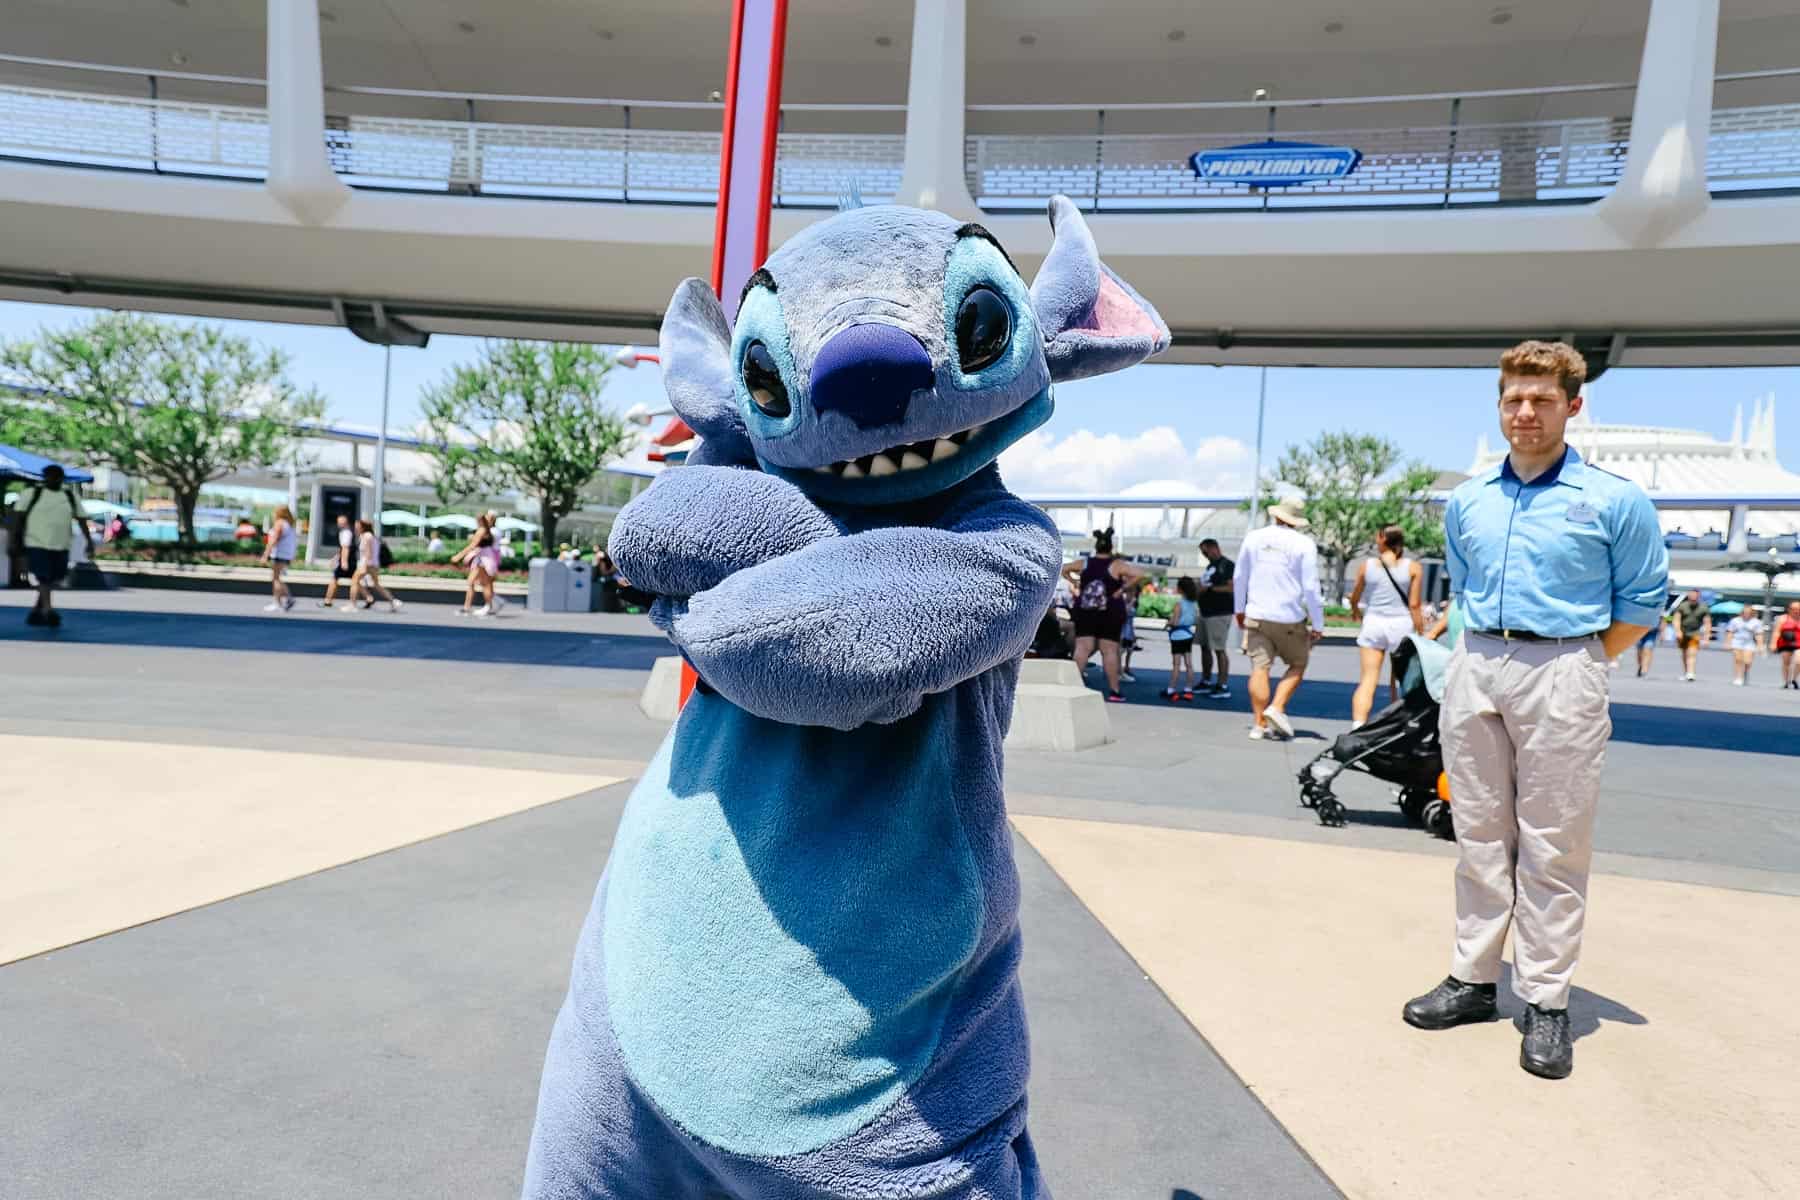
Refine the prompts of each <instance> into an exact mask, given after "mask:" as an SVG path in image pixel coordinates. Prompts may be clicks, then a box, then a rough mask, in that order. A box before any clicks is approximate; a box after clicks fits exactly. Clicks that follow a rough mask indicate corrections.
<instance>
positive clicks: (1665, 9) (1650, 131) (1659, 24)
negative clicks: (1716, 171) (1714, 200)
mask: <svg viewBox="0 0 1800 1200" xmlns="http://www.w3.org/2000/svg"><path fill="white" fill-rule="evenodd" d="M1718 43H1719V0H1651V5H1650V24H1649V28H1648V29H1646V30H1645V33H1644V58H1643V62H1642V65H1641V66H1640V67H1639V68H1638V81H1637V98H1636V99H1635V100H1634V101H1633V103H1632V107H1631V145H1630V149H1629V150H1628V151H1627V154H1626V159H1625V171H1624V173H1623V174H1622V175H1621V176H1620V178H1619V182H1618V184H1617V185H1616V186H1615V187H1614V188H1613V190H1612V192H1611V194H1609V195H1608V196H1607V197H1606V198H1605V199H1604V200H1602V201H1601V202H1600V205H1599V209H1598V211H1599V213H1600V216H1601V218H1602V219H1604V220H1605V221H1606V223H1607V224H1609V225H1611V226H1612V227H1613V229H1615V230H1616V231H1617V232H1618V233H1619V235H1620V236H1621V237H1623V238H1625V239H1626V240H1627V241H1628V242H1630V243H1632V244H1633V245H1636V246H1653V245H1656V244H1657V243H1659V242H1662V241H1664V240H1666V239H1667V238H1668V237H1669V235H1670V234H1672V233H1674V232H1675V231H1676V230H1678V229H1680V228H1681V227H1682V226H1684V225H1686V224H1687V223H1688V222H1690V221H1692V220H1693V219H1694V218H1695V217H1697V216H1699V215H1700V214H1701V213H1702V212H1705V211H1706V207H1707V205H1708V204H1709V203H1710V202H1711V197H1710V195H1709V193H1708V190H1707V182H1706V141H1707V137H1708V135H1709V133H1710V132H1711V129H1712V109H1713V72H1714V70H1715V62H1716V60H1717V57H1718V54H1717V51H1718Z"/></svg>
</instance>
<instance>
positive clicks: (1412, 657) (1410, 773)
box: [1299, 637, 1451, 838]
mask: <svg viewBox="0 0 1800 1200" xmlns="http://www.w3.org/2000/svg"><path fill="white" fill-rule="evenodd" d="M1449 661H1450V651H1449V650H1448V649H1446V648H1445V647H1443V646H1440V645H1438V644H1437V643H1436V642H1432V641H1427V640H1426V639H1424V638H1422V637H1409V638H1407V639H1406V640H1405V641H1404V642H1402V643H1401V644H1400V645H1399V646H1398V647H1397V648H1396V649H1395V650H1394V663H1395V666H1396V667H1398V669H1399V671H1400V698H1399V699H1398V700H1396V701H1394V703H1392V704H1390V705H1388V706H1387V707H1386V708H1384V709H1382V710H1381V711H1380V712H1378V713H1376V714H1375V715H1374V716H1373V717H1370V718H1369V720H1368V721H1367V722H1366V723H1364V724H1362V725H1359V726H1358V727H1357V728H1355V729H1352V730H1351V731H1350V732H1349V733H1346V734H1342V735H1340V736H1339V737H1338V739H1337V740H1336V741H1335V742H1333V743H1332V744H1331V748H1330V749H1329V750H1327V751H1325V753H1323V754H1321V755H1319V757H1317V758H1315V759H1313V760H1312V761H1311V762H1310V763H1307V764H1306V766H1305V767H1304V768H1302V769H1301V771H1300V776H1299V779H1300V803H1301V804H1303V805H1305V806H1306V807H1307V808H1310V809H1312V810H1313V811H1315V812H1317V813H1318V814H1319V823H1320V824H1322V825H1342V824H1343V823H1344V805H1343V802H1342V801H1340V800H1339V799H1338V798H1337V797H1336V796H1333V795H1332V794H1331V784H1332V781H1333V780H1335V779H1336V778H1337V777H1338V776H1339V775H1340V774H1342V773H1343V772H1345V771H1349V770H1355V771H1362V772H1364V773H1365V774H1369V775H1373V776H1374V777H1375V778H1377V779H1382V780H1386V781H1387V782H1388V783H1392V784H1396V785H1398V788H1399V791H1398V792H1397V793H1396V794H1395V797H1394V800H1395V803H1397V804H1398V805H1399V806H1400V811H1401V812H1403V813H1405V814H1406V818H1407V820H1409V821H1412V822H1414V823H1415V824H1418V825H1422V826H1424V827H1425V828H1426V829H1428V830H1430V831H1431V832H1432V833H1434V834H1436V835H1437V836H1438V837H1444V838H1447V837H1450V836H1451V827H1450V799H1449V794H1448V791H1447V789H1446V788H1445V786H1444V756H1443V752H1442V751H1441V749H1440V748H1439V746H1438V703H1439V701H1440V700H1441V699H1442V698H1443V678H1444V668H1445V667H1446V666H1447V665H1448V663H1449Z"/></svg>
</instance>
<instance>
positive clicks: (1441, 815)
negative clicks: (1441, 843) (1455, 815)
mask: <svg viewBox="0 0 1800 1200" xmlns="http://www.w3.org/2000/svg"><path fill="white" fill-rule="evenodd" d="M1432 803H1433V804H1435V805H1436V806H1437V807H1436V808H1435V809H1434V810H1433V811H1432V814H1431V820H1430V821H1428V822H1426V825H1425V828H1427V829H1429V830H1431V832H1432V833H1433V834H1435V835H1437V836H1438V837H1441V838H1443V839H1444V840H1445V841H1449V840H1450V839H1452V838H1454V837H1455V836H1456V825H1455V823H1454V822H1453V821H1452V820H1451V819H1450V806H1449V805H1448V804H1445V803H1444V802H1443V801H1442V800H1433V801H1432Z"/></svg>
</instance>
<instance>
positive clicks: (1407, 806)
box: [1399, 788, 1431, 825]
mask: <svg viewBox="0 0 1800 1200" xmlns="http://www.w3.org/2000/svg"><path fill="white" fill-rule="evenodd" d="M1430 799H1431V795H1430V793H1428V792H1422V791H1420V790H1419V789H1418V788H1407V789H1405V790H1404V791H1402V792H1401V793H1400V799H1399V805H1400V811H1401V813H1402V814H1404V815H1405V817H1406V819H1407V820H1408V821H1411V822H1412V823H1413V824H1414V825H1417V824H1420V823H1421V822H1422V821H1423V820H1424V817H1425V803H1426V801H1428V800H1430Z"/></svg>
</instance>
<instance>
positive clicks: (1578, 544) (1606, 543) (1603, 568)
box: [1544, 517, 1612, 587]
mask: <svg viewBox="0 0 1800 1200" xmlns="http://www.w3.org/2000/svg"><path fill="white" fill-rule="evenodd" d="M1560 525H1561V528H1559V529H1557V530H1555V532H1554V533H1553V535H1552V536H1551V538H1550V539H1549V541H1550V544H1549V545H1548V546H1545V547H1544V566H1545V568H1546V570H1545V574H1546V575H1547V576H1548V577H1549V579H1550V580H1552V581H1554V582H1557V583H1561V584H1575V585H1578V586H1590V587H1610V586H1611V584H1612V539H1611V538H1610V537H1609V536H1608V535H1607V532H1606V526H1605V525H1603V524H1602V523H1601V522H1600V520H1599V518H1598V517H1595V518H1594V519H1593V520H1591V521H1571V520H1564V521H1562V522H1560Z"/></svg>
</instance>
